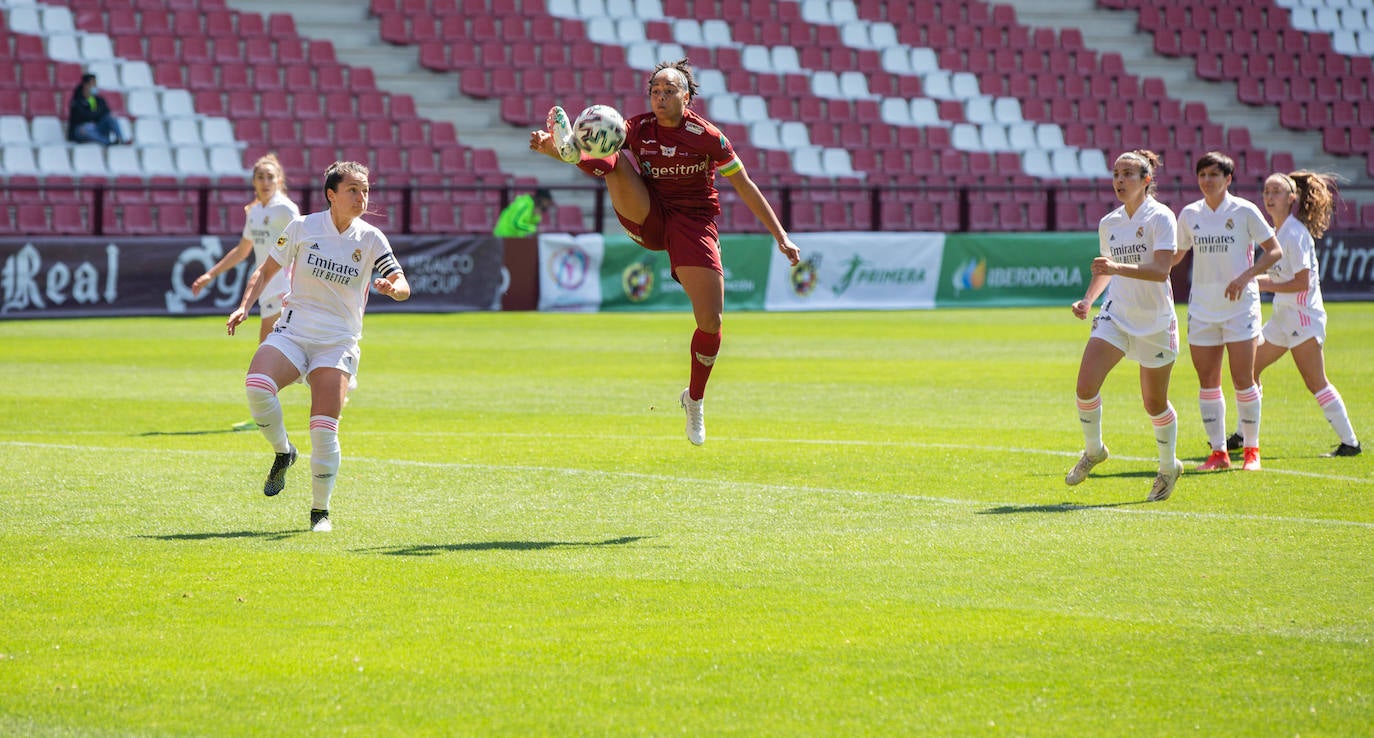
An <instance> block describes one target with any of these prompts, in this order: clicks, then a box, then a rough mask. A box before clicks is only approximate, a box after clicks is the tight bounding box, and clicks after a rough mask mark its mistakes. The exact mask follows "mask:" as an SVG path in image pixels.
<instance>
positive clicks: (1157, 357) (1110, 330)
mask: <svg viewBox="0 0 1374 738" xmlns="http://www.w3.org/2000/svg"><path fill="white" fill-rule="evenodd" d="M1092 337H1093V338H1100V339H1102V340H1103V341H1106V342H1107V343H1110V344H1111V345H1113V346H1115V347H1117V348H1118V349H1120V350H1121V353H1123V354H1125V355H1126V358H1128V359H1130V360H1131V361H1134V362H1136V363H1138V364H1140V365H1141V366H1143V367H1145V368H1146V369H1157V368H1159V367H1161V366H1168V365H1170V364H1172V363H1174V361H1175V360H1176V359H1178V319H1177V318H1175V319H1173V320H1170V321H1169V327H1168V328H1165V329H1164V330H1162V331H1160V332H1158V333H1151V334H1149V335H1145V336H1133V335H1131V334H1130V333H1127V332H1126V331H1123V330H1121V327H1120V326H1118V325H1117V324H1116V322H1115V321H1113V320H1112V319H1111V316H1110V315H1102V314H1101V313H1099V314H1098V315H1097V317H1096V318H1093V331H1092Z"/></svg>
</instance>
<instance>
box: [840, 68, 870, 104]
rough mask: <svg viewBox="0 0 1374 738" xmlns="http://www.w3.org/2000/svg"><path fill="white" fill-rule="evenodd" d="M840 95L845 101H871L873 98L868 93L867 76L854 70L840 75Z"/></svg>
mask: <svg viewBox="0 0 1374 738" xmlns="http://www.w3.org/2000/svg"><path fill="white" fill-rule="evenodd" d="M840 94H841V95H843V96H844V98H845V99H846V100H871V99H872V98H873V97H874V95H873V93H872V92H869V91H868V75H866V74H864V73H863V72H858V71H854V70H850V71H848V72H841V73H840Z"/></svg>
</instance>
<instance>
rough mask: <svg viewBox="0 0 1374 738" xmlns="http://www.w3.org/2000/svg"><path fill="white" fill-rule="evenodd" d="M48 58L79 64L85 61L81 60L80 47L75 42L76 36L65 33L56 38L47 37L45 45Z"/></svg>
mask: <svg viewBox="0 0 1374 738" xmlns="http://www.w3.org/2000/svg"><path fill="white" fill-rule="evenodd" d="M46 46H47V49H48V56H50V57H52V58H53V59H55V60H57V61H62V62H71V63H73V64H81V63H83V62H84V61H85V60H84V59H82V58H81V47H80V46H79V45H78V44H77V42H76V34H74V33H65V34H58V35H56V36H48V38H47V43H46Z"/></svg>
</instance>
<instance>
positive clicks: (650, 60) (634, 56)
mask: <svg viewBox="0 0 1374 738" xmlns="http://www.w3.org/2000/svg"><path fill="white" fill-rule="evenodd" d="M660 61H661V59H659V58H658V53H657V49H656V48H655V46H654V44H651V43H649V42H648V41H640V42H638V43H633V44H630V45H629V46H627V47H626V48H625V64H626V65H628V66H629V67H630V68H631V69H641V70H648V69H653V68H654V67H655V66H657V65H658V63H659V62H660Z"/></svg>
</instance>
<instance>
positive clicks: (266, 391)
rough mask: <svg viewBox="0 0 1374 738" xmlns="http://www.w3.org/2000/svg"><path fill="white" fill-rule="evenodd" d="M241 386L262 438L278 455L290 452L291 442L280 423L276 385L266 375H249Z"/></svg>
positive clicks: (279, 406)
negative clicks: (245, 392)
mask: <svg viewBox="0 0 1374 738" xmlns="http://www.w3.org/2000/svg"><path fill="white" fill-rule="evenodd" d="M243 384H244V387H245V388H246V389H247V391H248V412H249V413H251V414H252V416H253V422H255V423H257V424H258V430H260V431H262V436H263V438H266V439H267V442H268V443H270V444H272V448H273V450H275V451H276V452H277V453H279V454H284V453H286V452H287V451H289V450H291V442H290V441H288V440H287V438H286V425H285V424H284V423H283V422H282V414H281V401H280V400H278V399H277V383H276V382H273V381H272V378H271V377H269V376H267V375H266V374H249V375H248V378H247V379H245V380H244V382H243Z"/></svg>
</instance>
